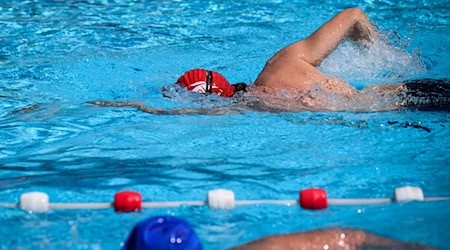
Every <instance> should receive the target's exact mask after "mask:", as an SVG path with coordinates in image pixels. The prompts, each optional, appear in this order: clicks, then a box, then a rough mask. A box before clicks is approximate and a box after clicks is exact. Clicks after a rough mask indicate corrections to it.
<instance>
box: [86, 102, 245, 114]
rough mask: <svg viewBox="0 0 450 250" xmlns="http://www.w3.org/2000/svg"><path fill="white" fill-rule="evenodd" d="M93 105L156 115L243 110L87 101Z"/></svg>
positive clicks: (240, 110) (236, 111)
mask: <svg viewBox="0 0 450 250" xmlns="http://www.w3.org/2000/svg"><path fill="white" fill-rule="evenodd" d="M87 103H89V104H93V105H99V106H109V107H134V108H137V109H139V110H141V111H144V112H147V113H150V114H156V115H192V114H197V115H236V114H243V113H244V111H243V110H242V109H238V108H232V107H220V108H211V109H192V108H185V109H167V110H162V109H155V108H151V107H147V106H145V105H144V104H142V103H139V102H122V101H89V102H87Z"/></svg>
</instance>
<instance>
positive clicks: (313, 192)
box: [299, 188, 328, 210]
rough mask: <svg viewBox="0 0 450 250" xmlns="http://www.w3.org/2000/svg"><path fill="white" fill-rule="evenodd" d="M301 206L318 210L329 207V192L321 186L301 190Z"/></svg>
mask: <svg viewBox="0 0 450 250" xmlns="http://www.w3.org/2000/svg"><path fill="white" fill-rule="evenodd" d="M299 196H300V199H299V201H300V206H301V207H302V208H305V209H311V210H317V209H325V208H327V207H328V203H327V192H326V191H325V190H324V189H321V188H309V189H305V190H302V191H300V194H299Z"/></svg>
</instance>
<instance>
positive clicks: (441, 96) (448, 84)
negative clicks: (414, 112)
mask: <svg viewBox="0 0 450 250" xmlns="http://www.w3.org/2000/svg"><path fill="white" fill-rule="evenodd" d="M405 84H406V88H407V89H408V90H407V91H406V97H405V101H406V104H405V106H407V107H412V108H417V109H418V110H424V111H447V112H450V79H442V80H439V79H429V78H425V79H419V80H411V81H407V82H405Z"/></svg>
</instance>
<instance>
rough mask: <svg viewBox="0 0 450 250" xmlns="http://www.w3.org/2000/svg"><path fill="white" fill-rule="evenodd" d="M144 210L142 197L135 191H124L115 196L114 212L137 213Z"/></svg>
mask: <svg viewBox="0 0 450 250" xmlns="http://www.w3.org/2000/svg"><path fill="white" fill-rule="evenodd" d="M141 208H142V195H141V194H140V193H138V192H134V191H122V192H118V193H116V195H114V211H116V212H122V213H127V212H136V211H140V210H141Z"/></svg>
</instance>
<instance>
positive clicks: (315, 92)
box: [88, 8, 450, 115]
mask: <svg viewBox="0 0 450 250" xmlns="http://www.w3.org/2000/svg"><path fill="white" fill-rule="evenodd" d="M379 39H380V33H379V31H378V30H377V29H376V28H375V27H374V26H373V25H372V24H371V23H370V21H369V19H368V17H367V15H366V14H365V13H364V12H363V11H362V10H361V9H359V8H350V9H346V10H344V11H342V12H340V13H338V14H337V15H336V16H335V17H333V18H332V19H330V20H329V21H328V22H326V23H325V24H324V25H322V26H321V27H320V28H319V29H317V30H316V31H315V32H314V33H313V34H311V35H310V36H308V37H307V38H305V39H303V40H300V41H297V42H295V43H293V44H290V45H288V46H286V47H285V48H283V49H281V50H280V51H278V52H277V53H276V54H275V55H274V56H273V57H272V58H270V60H269V61H267V63H266V65H265V66H264V68H263V70H262V71H261V73H260V74H259V75H258V77H257V79H256V81H255V82H254V83H253V84H250V85H249V86H248V85H246V84H245V83H238V84H233V85H231V84H230V83H229V82H228V81H227V80H226V79H225V77H223V76H222V75H221V74H219V73H217V72H214V71H210V70H205V69H194V70H190V71H187V72H185V73H184V74H183V75H182V76H181V77H180V78H179V79H178V81H177V82H176V83H177V84H178V85H179V86H181V87H183V88H186V89H188V90H189V91H193V92H200V93H206V94H217V95H219V96H221V97H233V96H240V97H236V98H240V99H238V101H237V102H238V103H240V104H239V105H235V106H232V107H226V108H225V107H222V108H214V109H175V110H159V109H154V108H151V107H147V106H144V105H143V104H140V103H135V102H110V101H91V102H88V103H90V104H95V105H102V106H114V107H135V108H138V109H139V110H142V111H144V112H148V113H152V114H207V115H222V114H234V113H242V112H245V111H246V110H256V111H269V112H283V111H286V112H298V111H304V110H312V111H314V110H317V111H322V110H330V111H334V110H362V109H363V110H394V109H399V108H403V107H410V106H415V107H418V108H421V109H429V110H433V109H436V110H446V111H450V84H449V82H448V81H443V80H431V79H424V80H418V81H411V82H404V83H396V84H389V85H376V86H372V87H368V88H366V89H364V90H361V91H359V90H357V89H355V88H354V87H353V86H351V85H350V84H348V83H346V82H344V81H343V80H341V79H339V78H337V77H329V76H327V75H325V74H323V73H322V72H320V71H319V70H318V69H317V67H318V66H319V65H320V64H321V63H322V61H323V60H324V59H325V58H327V56H328V55H330V54H331V53H332V52H333V51H334V50H335V49H336V47H337V46H338V45H339V44H340V43H341V42H342V41H344V40H351V41H353V42H355V43H356V44H358V45H360V47H361V48H362V49H363V48H364V47H366V48H367V47H370V46H371V44H373V43H375V42H377V41H378V40H379ZM244 92H245V95H242V94H238V93H244ZM165 96H166V95H165ZM330 96H333V97H334V99H333V98H331V100H330V98H329V97H330ZM377 98H383V100H385V102H387V103H386V104H383V105H381V106H380V105H378V106H376V105H375V106H374V105H372V104H373V103H374V102H375V100H376V99H377ZM362 104H365V105H362Z"/></svg>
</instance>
